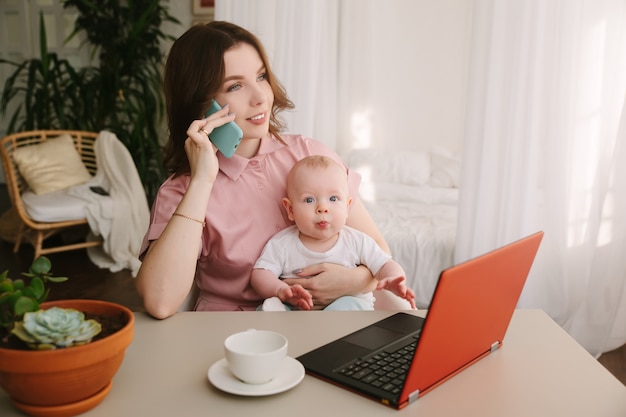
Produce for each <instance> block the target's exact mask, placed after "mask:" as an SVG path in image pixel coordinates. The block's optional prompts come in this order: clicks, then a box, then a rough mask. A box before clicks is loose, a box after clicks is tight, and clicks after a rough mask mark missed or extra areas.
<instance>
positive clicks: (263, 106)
mask: <svg viewBox="0 0 626 417" xmlns="http://www.w3.org/2000/svg"><path fill="white" fill-rule="evenodd" d="M224 65H225V77H224V84H223V85H222V88H221V89H220V91H219V92H218V94H217V96H216V97H215V100H216V101H217V102H218V103H219V104H220V105H221V106H224V105H226V104H228V105H229V107H230V110H229V111H230V112H234V113H235V123H237V125H239V127H240V128H241V130H242V131H243V139H258V138H261V137H263V136H266V135H267V132H268V129H269V122H270V112H271V110H272V106H273V104H274V93H273V92H272V88H271V86H270V84H269V82H268V80H267V75H266V70H265V66H264V64H263V61H262V60H261V57H260V56H259V54H258V52H257V51H256V49H254V47H252V46H251V45H249V44H247V43H240V44H238V45H236V46H234V47H233V48H231V49H229V50H228V51H226V52H225V53H224Z"/></svg>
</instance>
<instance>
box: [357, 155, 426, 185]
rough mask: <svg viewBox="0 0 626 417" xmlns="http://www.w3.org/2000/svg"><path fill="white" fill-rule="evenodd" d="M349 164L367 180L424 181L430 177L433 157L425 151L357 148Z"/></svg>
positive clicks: (417, 183)
mask: <svg viewBox="0 0 626 417" xmlns="http://www.w3.org/2000/svg"><path fill="white" fill-rule="evenodd" d="M346 164H347V165H348V167H349V168H350V169H353V170H355V171H357V172H359V173H360V174H361V175H362V176H363V181H366V182H367V181H370V182H391V183H396V184H405V185H424V184H427V183H428V181H429V180H430V157H429V155H428V153H426V152H419V151H396V150H380V149H355V150H353V151H352V152H351V153H350V155H349V156H348V158H347V160H346Z"/></svg>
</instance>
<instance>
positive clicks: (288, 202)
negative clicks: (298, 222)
mask: <svg viewBox="0 0 626 417" xmlns="http://www.w3.org/2000/svg"><path fill="white" fill-rule="evenodd" d="M283 207H285V210H286V211H287V217H288V218H289V220H291V221H294V219H293V206H292V205H291V200H289V199H288V198H287V197H284V198H283Z"/></svg>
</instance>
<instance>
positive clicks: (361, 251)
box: [251, 155, 415, 310]
mask: <svg viewBox="0 0 626 417" xmlns="http://www.w3.org/2000/svg"><path fill="white" fill-rule="evenodd" d="M351 203H352V198H351V197H350V196H349V195H348V179H347V175H346V171H345V169H343V168H342V167H341V166H340V165H339V164H338V163H337V162H335V161H334V160H333V159H331V158H328V157H325V156H320V155H313V156H309V157H306V158H304V159H302V160H300V161H298V162H297V163H296V164H295V165H294V167H293V168H292V169H291V171H290V172H289V174H288V176H287V197H286V198H283V205H284V207H285V209H286V210H287V215H288V216H289V219H290V220H292V221H294V222H295V225H293V226H289V227H287V228H286V229H283V230H282V231H280V232H278V233H277V234H276V235H274V236H273V237H272V238H271V239H270V240H269V241H268V242H267V244H266V245H265V248H264V249H263V252H262V253H261V256H260V257H259V259H258V260H257V262H256V264H255V265H254V269H253V270H252V274H251V285H252V287H253V288H254V289H255V291H257V292H258V293H259V295H260V296H261V297H264V298H267V299H268V300H266V302H265V303H264V306H266V305H268V302H269V304H272V301H277V300H276V298H274V297H277V298H278V299H279V300H280V301H281V302H282V303H278V304H279V305H280V307H281V308H280V309H283V310H285V309H291V307H293V308H298V309H302V310H310V309H313V308H315V309H325V310H373V309H374V297H373V295H372V293H371V292H369V293H366V294H359V295H356V296H343V297H339V298H338V299H336V300H334V301H333V302H331V303H330V304H328V305H326V306H319V305H313V299H312V296H311V294H310V293H309V292H308V291H307V290H306V289H304V288H303V287H302V286H301V285H293V286H290V285H288V284H287V283H285V282H283V281H281V279H279V278H290V277H296V275H294V271H297V270H299V269H301V268H303V267H305V266H308V265H313V264H317V263H321V262H329V263H335V264H341V265H344V266H348V267H356V266H358V265H365V266H367V267H368V268H369V269H370V271H372V273H373V274H374V277H375V278H376V279H377V280H378V281H379V283H378V286H377V287H376V288H377V289H386V290H389V291H391V292H393V293H394V294H396V295H398V296H400V297H402V298H404V299H406V300H407V301H409V303H410V304H411V307H413V308H415V294H414V292H413V291H412V290H411V289H410V288H407V287H406V285H405V281H406V279H405V273H404V270H403V269H402V267H401V266H400V265H399V264H398V263H397V262H395V261H393V260H392V259H391V257H390V256H389V255H388V254H387V253H386V252H384V251H383V250H382V249H381V248H380V247H379V246H378V245H377V243H376V242H375V241H374V240H373V239H372V238H371V237H369V236H368V235H367V234H365V233H363V232H360V231H358V230H356V229H353V228H351V227H349V226H346V220H347V218H348V210H349V207H350V204H351ZM275 304H276V303H275V302H274V305H275ZM281 304H284V305H286V306H285V307H283V306H282V305H281ZM264 309H266V308H265V307H264Z"/></svg>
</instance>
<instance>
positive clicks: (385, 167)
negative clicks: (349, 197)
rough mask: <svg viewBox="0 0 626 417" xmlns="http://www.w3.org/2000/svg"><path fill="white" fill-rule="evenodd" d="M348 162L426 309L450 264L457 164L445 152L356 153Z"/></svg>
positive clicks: (455, 201)
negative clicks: (441, 275)
mask: <svg viewBox="0 0 626 417" xmlns="http://www.w3.org/2000/svg"><path fill="white" fill-rule="evenodd" d="M346 162H347V163H348V166H349V167H350V168H352V169H354V170H356V171H358V172H359V173H360V174H361V176H362V178H363V179H362V182H361V187H360V189H359V194H360V197H361V199H362V200H363V203H364V204H365V206H366V207H367V209H368V211H369V213H370V214H371V216H372V218H373V219H374V221H375V223H376V224H377V226H378V228H379V229H380V231H381V233H382V234H383V236H384V238H385V240H386V241H387V243H388V244H389V247H390V249H391V253H392V254H393V258H394V259H395V260H396V261H397V262H398V263H399V264H400V265H402V267H403V268H404V271H405V272H406V275H407V285H408V286H409V287H411V288H412V289H413V290H414V291H415V295H416V299H415V302H416V304H417V307H418V308H428V306H429V305H430V300H431V298H432V295H433V292H434V290H435V287H436V285H437V280H438V278H439V274H440V272H441V271H442V270H443V269H444V268H447V267H449V266H451V265H452V263H453V261H454V247H455V241H456V224H457V212H458V209H457V207H458V198H459V190H458V186H459V183H460V161H459V160H458V158H456V157H455V156H454V155H452V154H451V153H449V152H447V151H446V150H444V149H436V150H432V151H430V152H420V151H406V150H381V149H357V150H353V151H352V152H351V153H350V154H349V155H348V156H347V158H346Z"/></svg>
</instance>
